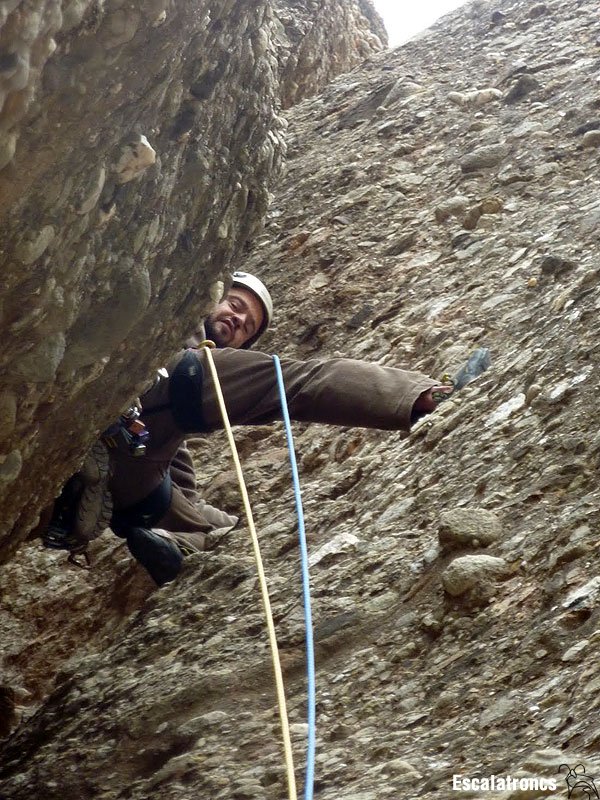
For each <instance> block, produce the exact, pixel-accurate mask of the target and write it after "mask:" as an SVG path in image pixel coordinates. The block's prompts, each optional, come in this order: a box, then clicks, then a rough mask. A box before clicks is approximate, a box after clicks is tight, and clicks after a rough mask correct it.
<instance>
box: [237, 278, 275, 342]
mask: <svg viewBox="0 0 600 800" xmlns="http://www.w3.org/2000/svg"><path fill="white" fill-rule="evenodd" d="M232 277H233V280H232V283H231V285H232V286H238V287H239V288H240V289H247V290H248V291H249V292H252V294H253V295H255V296H256V297H257V298H258V299H259V300H260V304H261V306H262V307H263V311H264V312H265V313H264V318H263V321H262V325H261V326H260V328H259V329H258V330H257V332H256V333H255V334H254V336H253V337H252V339H250V340H249V341H247V342H246V343H245V344H244V348H248V347H251V346H252V345H253V344H254V342H255V341H256V340H257V339H258V338H259V337H261V336H262V335H263V333H264V332H265V331H266V330H267V328H268V327H269V325H270V324H271V322H272V321H273V300H272V298H271V295H270V294H269V290H268V289H267V287H266V286H265V285H264V283H263V282H262V281H261V280H260V279H259V278H257V277H256V275H251V274H250V273H249V272H234V273H233V276H232Z"/></svg>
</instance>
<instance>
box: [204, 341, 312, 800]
mask: <svg viewBox="0 0 600 800" xmlns="http://www.w3.org/2000/svg"><path fill="white" fill-rule="evenodd" d="M204 349H205V351H206V356H207V360H208V364H209V367H210V372H211V375H212V379H213V382H214V385H215V392H216V395H217V400H218V402H219V408H220V411H221V416H222V418H223V426H224V428H225V431H226V433H227V439H228V441H229V446H230V447H231V453H232V455H233V462H234V464H235V471H236V475H237V478H238V481H239V484H240V490H241V493H242V500H243V502H244V510H245V512H246V518H247V520H248V528H249V530H250V536H251V538H252V547H253V549H254V557H255V560H256V568H257V571H258V578H259V583H260V591H261V595H262V601H263V606H264V610H265V617H266V622H267V629H268V632H269V643H270V646H271V658H272V660H273V672H274V673H275V685H276V687H277V702H278V706H279V717H280V720H281V732H282V736H283V748H284V752H285V763H286V771H287V782H288V795H289V800H297V794H296V778H295V775H294V760H293V755H292V742H291V737H290V726H289V722H288V715H287V708H286V702H285V691H284V687H283V674H282V671H281V661H280V659H279V651H278V649H277V637H276V635H275V625H274V623H273V614H272V611H271V601H270V599H269V590H268V588H267V581H266V578H265V571H264V568H263V563H262V557H261V554H260V546H259V543H258V536H257V534H256V527H255V525H254V518H253V516H252V509H251V508H250V500H249V497H248V490H247V489H246V483H245V481H244V476H243V474H242V466H241V464H240V458H239V455H238V451H237V447H236V444H235V440H234V438H233V432H232V430H231V424H230V422H229V416H228V414H227V409H226V407H225V399H224V397H223V392H222V390H221V383H220V381H219V376H218V374H217V368H216V367H215V361H214V358H213V357H212V353H211V352H210V348H209V347H205V348H204Z"/></svg>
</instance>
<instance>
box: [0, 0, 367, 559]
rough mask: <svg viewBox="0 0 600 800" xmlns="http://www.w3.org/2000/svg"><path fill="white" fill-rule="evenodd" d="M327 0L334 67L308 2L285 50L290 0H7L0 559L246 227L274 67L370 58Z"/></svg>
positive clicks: (236, 250)
mask: <svg viewBox="0 0 600 800" xmlns="http://www.w3.org/2000/svg"><path fill="white" fill-rule="evenodd" d="M295 5H296V4H294V6H295ZM331 5H332V6H333V5H335V7H336V9H337V10H338V11H339V12H340V15H341V17H340V19H339V21H338V23H337V27H336V30H337V32H338V38H339V39H340V41H341V40H342V39H343V40H344V42H345V45H344V52H343V53H341V54H340V57H339V58H338V56H337V55H336V54H335V52H334V51H333V48H334V47H337V46H338V43H337V40H336V42H334V43H332V45H331V46H330V45H329V43H328V41H327V38H326V37H327V35H328V34H329V33H330V31H331V25H330V24H329V18H328V16H327V14H321V12H319V13H316V11H315V9H314V8H313V7H312V5H311V4H310V3H306V4H304V5H302V19H303V20H304V25H305V27H306V28H309V29H310V35H309V36H306V37H304V38H302V37H300V36H299V37H294V38H297V39H298V41H293V42H292V41H288V42H287V44H286V47H285V53H284V49H283V45H282V41H281V40H282V36H281V30H282V23H281V22H280V19H279V18H280V17H281V16H285V14H286V13H288V5H287V4H286V3H280V4H279V5H278V8H277V13H276V14H275V13H273V11H272V9H271V5H270V3H269V2H267V1H266V0H265V1H264V2H248V0H237V1H235V2H229V3H222V2H209V1H208V0H197V1H196V2H193V3H186V4H184V5H183V6H182V5H178V4H174V3H170V2H167V0H164V1H163V0H148V2H142V3H139V4H135V6H127V5H123V4H121V3H95V2H88V1H87V0H81V2H75V1H73V2H64V3H60V2H55V1H54V0H49V1H48V2H42V0H40V1H39V2H34V3H31V4H29V5H28V6H27V7H23V6H22V5H21V4H18V3H5V4H4V6H3V9H2V12H1V14H2V16H0V220H1V222H0V226H1V231H2V233H1V237H2V240H1V248H0V268H1V270H2V305H1V308H0V329H1V330H2V340H3V347H2V355H1V356H0V359H1V364H0V369H1V370H2V390H1V393H0V420H1V422H2V425H1V431H0V438H1V442H0V504H1V507H2V523H1V526H0V558H2V559H6V558H7V557H8V556H9V555H10V553H11V552H12V551H13V550H14V548H15V547H16V545H17V544H18V543H19V541H20V540H22V538H23V536H25V535H26V533H27V531H28V530H30V529H31V527H32V526H33V525H34V524H35V521H36V519H37V515H38V513H39V512H40V510H41V508H42V507H43V506H44V505H45V504H46V503H48V502H49V501H50V500H51V498H52V497H54V496H55V494H56V493H57V490H58V487H59V486H60V484H61V483H62V482H64V480H65V478H66V477H67V476H68V474H69V473H70V472H72V471H73V469H74V468H75V467H76V466H77V464H78V462H79V461H80V460H81V457H82V454H83V452H84V451H85V449H86V447H87V446H88V445H89V443H90V441H92V440H93V438H94V437H95V435H96V432H97V431H98V430H102V429H103V428H104V427H106V425H107V423H108V422H110V420H111V419H113V418H114V417H115V415H116V414H117V413H118V412H119V411H120V410H121V409H122V407H123V406H124V405H125V404H126V403H127V402H129V401H130V400H131V398H132V396H134V395H135V393H136V392H137V391H139V389H140V387H141V386H142V385H143V384H145V383H147V380H148V377H149V376H150V375H151V374H152V370H153V369H154V368H155V367H156V366H157V365H158V364H160V362H161V361H162V360H163V359H164V358H165V357H166V356H167V355H168V354H169V353H170V352H172V351H173V349H174V348H175V347H176V346H177V344H178V343H179V342H180V341H182V340H183V339H184V338H185V336H186V334H189V332H190V330H193V329H194V327H195V325H196V323H197V320H198V319H199V318H200V317H202V316H203V315H204V314H205V312H206V309H207V307H208V304H210V303H211V302H213V301H214V300H215V299H218V298H219V296H220V291H221V288H222V287H221V284H220V283H219V281H220V279H222V278H223V275H224V274H225V273H226V271H227V269H228V266H229V264H230V263H231V262H232V260H234V259H235V257H236V256H238V255H239V254H240V252H241V249H242V247H243V246H244V244H245V243H246V242H247V241H248V240H249V239H250V238H251V237H252V235H253V234H254V233H255V232H256V231H257V229H258V228H259V226H260V224H261V222H262V219H263V217H264V213H265V210H266V206H267V197H268V191H269V186H270V181H271V178H272V176H273V175H274V174H275V173H276V172H277V169H278V165H279V163H280V159H281V154H282V151H283V139H282V132H283V128H284V125H285V122H284V120H283V119H282V118H280V117H279V116H278V115H277V108H278V106H279V105H280V94H281V91H282V89H281V87H282V83H281V80H280V75H279V65H278V58H279V59H280V60H281V59H283V60H284V61H285V62H286V63H285V75H286V77H285V79H284V81H283V83H284V84H286V85H287V84H290V85H291V83H294V85H295V86H297V87H300V88H298V89H297V90H296V89H295V90H294V95H296V96H304V95H306V94H307V93H308V92H309V91H314V90H315V89H316V88H318V86H319V85H322V82H323V81H325V80H327V79H329V78H330V77H331V75H332V74H337V73H339V72H340V71H341V70H342V69H344V68H346V67H347V66H348V65H349V64H351V63H355V61H356V59H357V58H360V57H363V56H364V55H366V54H367V53H368V52H369V47H368V46H367V45H364V46H363V44H361V42H362V41H363V39H364V40H365V41H366V39H368V38H369V37H370V38H371V39H372V40H373V41H374V40H375V38H376V37H375V34H372V33H370V31H369V30H368V23H367V20H366V18H365V17H364V16H363V15H360V14H358V11H357V7H356V5H355V3H354V1H353V2H347V3H346V2H343V3H341V2H338V3H336V4H331ZM346 7H347V8H346ZM329 11H330V12H332V11H333V9H329ZM354 24H356V25H360V26H362V27H361V28H360V31H359V32H358V33H357V32H356V30H355V29H353V28H352V25H354ZM344 26H350V27H349V28H347V29H344ZM334 27H335V26H334ZM355 34H356V37H357V43H356V45H355V46H354V45H352V44H350V43H349V41H350V39H351V38H352V37H353V36H354V35H355ZM361 35H363V39H361ZM377 41H378V40H377ZM317 45H318V46H319V48H320V52H319V54H318V57H317V56H315V58H317V60H318V61H319V63H321V65H322V68H321V69H320V70H318V73H319V74H318V76H317V77H316V78H313V77H312V76H311V77H310V79H308V78H306V77H303V76H302V75H301V72H302V69H304V68H306V67H307V63H308V62H307V59H309V56H308V54H310V52H311V48H312V47H316V46H317ZM374 46H380V45H376V43H375V45H374ZM296 48H298V49H300V48H301V50H302V53H303V54H304V55H303V57H302V58H298V57H296V55H295V49H296ZM309 60H310V59H309ZM305 62H307V63H305ZM290 92H291V90H288V89H286V90H285V93H286V94H288V95H289V94H290ZM99 398H101V402H98V399H99Z"/></svg>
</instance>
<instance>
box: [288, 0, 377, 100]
mask: <svg viewBox="0 0 600 800" xmlns="http://www.w3.org/2000/svg"><path fill="white" fill-rule="evenodd" d="M275 8H276V13H277V18H278V20H279V22H280V23H281V25H282V27H283V30H282V35H281V36H280V37H279V39H278V45H279V47H278V56H279V61H280V64H281V84H282V85H281V97H282V101H283V104H284V106H285V107H289V106H291V105H293V104H294V103H296V102H298V101H299V100H301V99H302V98H304V97H310V96H311V95H313V94H315V92H317V91H318V90H319V89H322V88H323V87H324V86H326V85H327V83H329V81H330V80H331V79H332V78H334V77H336V76H337V75H339V74H340V73H341V72H347V71H348V70H349V69H351V68H352V67H354V66H356V65H357V64H360V63H361V61H364V60H365V58H367V57H368V56H371V55H373V54H374V53H376V52H377V51H378V50H381V49H383V47H384V45H386V44H387V41H388V39H387V33H386V31H385V28H384V25H383V21H382V19H381V17H380V16H379V14H378V13H377V11H376V10H375V8H374V6H373V3H372V2H371V0H325V1H324V2H323V1H322V0H319V1H318V2H317V0H304V2H300V3H299V2H295V1H294V0H276V3H275Z"/></svg>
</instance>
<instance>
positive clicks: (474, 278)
mask: <svg viewBox="0 0 600 800" xmlns="http://www.w3.org/2000/svg"><path fill="white" fill-rule="evenodd" d="M599 48H600V38H599V29H598V19H597V3H596V2H595V1H593V0H561V2H558V0H556V1H555V2H547V3H531V2H527V1H526V0H507V1H506V2H498V3H481V2H478V3H474V4H472V5H471V6H467V7H466V8H465V9H462V10H459V11H457V12H456V13H453V14H452V15H450V16H448V17H446V18H445V19H444V20H442V22H441V23H440V24H438V25H437V26H436V27H435V28H434V29H433V30H432V31H430V32H429V33H428V34H427V35H425V36H422V37H420V38H419V39H416V40H414V41H412V42H410V43H409V44H407V45H405V46H404V47H402V48H400V49H398V50H396V51H393V52H389V53H385V54H381V55H378V56H376V57H375V58H373V59H371V60H370V61H369V63H368V64H366V65H365V67H364V68H361V69H358V70H355V71H354V72H352V73H351V74H350V75H347V76H344V77H342V78H340V79H338V80H336V81H335V82H334V83H333V84H332V85H331V86H330V87H328V88H327V89H326V90H325V91H324V92H323V93H322V94H321V96H320V97H319V98H317V99H313V100H309V101H305V102H304V103H302V104H300V105H298V106H297V107H295V108H294V109H292V110H291V111H290V112H289V114H288V117H289V123H290V128H289V149H288V168H287V175H286V176H285V178H284V179H283V180H282V182H281V184H280V186H279V188H278V190H277V192H276V196H275V199H274V202H273V204H272V206H271V210H270V212H269V221H268V226H267V229H266V231H265V233H264V235H263V236H261V237H260V239H259V240H258V241H257V242H256V244H255V246H254V247H253V250H252V253H251V254H250V255H249V257H248V258H247V260H246V261H245V264H246V265H247V266H248V267H249V268H251V269H252V270H255V271H257V272H258V271H260V272H261V273H262V274H263V275H264V277H265V278H266V280H267V282H268V283H269V284H270V286H271V287H272V289H273V294H274V296H275V298H276V315H277V325H276V328H275V329H274V330H273V332H272V333H271V334H269V337H270V338H268V339H266V341H265V349H266V350H267V351H270V350H271V349H273V350H277V351H279V352H282V353H285V354H286V355H293V356H299V357H320V356H327V355H334V354H338V353H343V354H344V355H354V356H357V357H360V358H366V359H369V360H375V361H379V362H380V363H384V364H390V365H397V366H411V367H415V368H418V369H421V370H423V371H425V372H428V373H429V374H433V375H436V376H438V375H439V376H442V375H443V373H449V374H450V375H454V374H456V372H457V370H458V369H459V368H460V366H461V365H462V364H463V363H464V361H465V359H466V358H467V356H468V355H469V353H470V352H471V351H472V350H473V349H474V348H475V347H479V346H483V347H487V348H489V349H490V351H491V360H492V363H491V366H490V368H489V370H488V371H487V372H486V373H485V374H484V375H483V376H481V377H479V378H478V379H477V380H476V381H474V382H472V383H471V384H469V385H467V386H466V387H465V388H464V389H462V390H461V391H460V392H459V393H457V395H456V396H455V397H454V398H453V399H451V400H448V401H446V402H445V403H443V404H442V405H441V406H440V407H439V409H438V410H437V412H436V413H435V414H433V415H431V416H430V417H429V418H427V419H425V420H423V421H422V422H420V423H418V424H417V425H416V426H415V428H414V429H413V432H412V433H411V435H410V436H409V437H408V438H406V437H402V436H401V435H399V434H389V433H378V432H374V431H364V430H347V429H342V430H336V429H331V428H326V427H319V426H296V429H295V438H296V448H297V452H298V457H299V464H300V472H301V482H302V489H303V498H304V507H305V508H304V510H305V516H306V524H307V529H308V538H309V549H310V554H311V557H312V563H313V566H312V568H311V585H312V596H313V615H314V621H315V639H316V655H317V763H316V790H317V795H318V797H320V798H324V799H325V800H333V798H339V797H344V798H346V799H347V800H358V798H360V800H381V798H388V797H389V798H397V797H399V796H400V797H407V798H446V797H453V796H459V795H460V794H461V793H460V792H455V791H454V789H453V783H454V781H455V779H457V778H458V779H459V780H462V778H476V777H479V778H485V779H487V780H489V779H490V778H491V776H496V777H501V778H502V780H505V779H506V778H507V777H510V778H511V781H512V783H510V784H509V785H508V788H506V789H504V788H503V789H502V790H501V791H497V792H496V793H495V794H494V796H495V797H499V798H503V800H517V799H518V798H522V797H526V796H528V794H527V792H526V791H525V790H522V789H521V788H520V786H519V785H518V781H519V780H524V779H525V778H531V779H533V780H538V782H539V780H540V779H543V780H544V781H546V782H550V781H554V782H555V785H556V790H555V791H554V790H546V789H544V790H542V789H540V788H539V787H538V789H536V790H533V791H532V792H531V793H530V794H529V796H539V797H546V798H552V800H558V798H564V797H565V796H566V794H567V784H566V783H565V774H566V770H565V768H564V766H563V767H562V772H559V770H560V769H561V765H565V764H566V765H567V767H570V768H575V767H577V766H578V765H583V766H584V768H585V770H586V775H587V776H589V777H590V779H593V778H595V779H596V783H598V777H599V776H600V760H599V758H598V747H599V743H600V739H599V735H598V726H597V723H596V718H597V715H598V708H599V699H598V691H599V689H600V665H599V663H598V659H597V657H596V654H597V648H598V642H599V641H600V633H599V631H600V591H599V589H598V587H599V585H600V562H599V548H598V541H597V539H598V536H597V534H598V519H599V514H600V493H599V491H598V486H597V474H598V467H599V465H600V435H599V434H598V430H597V422H596V418H597V415H596V411H595V409H596V405H597V400H598V396H599V394H600V386H599V380H598V370H597V363H598V359H599V356H600V343H599V341H598V336H597V330H596V321H597V319H598V313H599V312H600V284H599V273H598V256H599V250H600V241H599V240H600V204H599V202H598V196H599V192H598V182H599V174H600V173H599V171H598V166H599V158H600V156H599V151H598V146H597V145H595V144H593V142H595V141H596V137H594V136H592V137H588V134H589V133H590V132H593V131H598V130H600V122H599V121H598V120H599V116H600V114H599V111H600V96H599V94H598V80H597V79H598V76H599V72H598V70H599V57H600V49H599ZM525 76H529V77H531V78H534V80H535V85H534V83H533V81H531V80H525ZM457 95H460V96H461V97H463V98H466V99H465V100H464V101H462V100H461V101H460V102H457ZM585 137H587V138H585ZM584 140H585V141H584ZM465 165H466V166H467V169H465ZM236 436H237V438H238V442H239V447H240V451H241V454H242V459H243V463H244V466H245V471H246V474H247V478H248V483H249V493H250V497H251V498H252V499H253V502H254V510H255V515H256V519H257V524H258V529H259V535H260V539H261V543H262V546H263V550H264V559H265V564H266V571H267V576H268V578H269V585H270V590H271V599H272V604H273V608H274V612H275V618H276V624H277V632H278V637H279V640H280V646H281V650H282V660H283V667H284V674H285V678H286V684H287V692H288V700H289V710H290V720H291V727H292V734H293V741H294V752H295V755H296V759H297V774H298V778H299V780H300V781H301V771H302V767H303V759H304V752H305V734H306V728H305V719H306V714H305V690H304V678H303V675H302V663H303V653H302V642H303V621H302V613H301V600H300V586H299V577H298V561H297V556H296V545H295V537H296V535H295V531H294V526H295V522H294V513H293V501H292V495H291V489H290V478H289V472H288V468H287V461H286V458H287V457H286V453H285V449H284V444H283V435H282V432H281V430H280V429H279V427H278V426H275V427H274V428H271V427H258V428H256V429H252V430H247V431H237V432H236ZM193 446H194V452H195V454H196V457H197V459H198V465H199V467H200V474H201V478H202V480H203V482H204V484H205V489H206V499H207V500H209V501H211V502H213V503H215V504H217V505H222V506H225V507H226V508H228V510H231V511H236V510H239V499H238V495H239V491H238V488H237V484H236V481H235V477H234V475H233V471H232V470H231V469H230V468H228V467H227V464H228V462H227V461H226V458H227V457H226V444H225V441H224V438H223V437H219V436H211V437H210V438H209V439H207V440H202V439H197V440H195V442H194V443H193ZM468 509H477V511H478V513H480V512H481V511H487V512H490V513H491V514H493V515H494V518H495V519H497V520H498V531H501V535H498V536H495V535H494V536H491V537H489V541H488V542H487V543H486V547H485V553H484V554H483V555H485V556H489V557H492V558H494V559H501V560H502V564H503V565H504V564H505V565H506V568H504V566H503V569H502V575H501V576H500V577H501V580H496V578H494V579H493V580H490V581H489V582H487V583H486V584H485V592H484V593H483V594H485V598H483V597H479V600H481V601H482V602H477V603H476V604H472V603H470V602H465V601H464V600H463V598H462V596H456V597H453V596H452V595H449V594H448V593H447V592H445V591H444V587H443V583H442V576H443V574H444V572H445V570H446V567H447V566H448V564H449V563H450V561H451V560H454V559H457V558H463V557H468V556H481V555H482V552H481V549H480V547H479V545H481V542H477V544H478V546H477V547H476V546H475V544H476V542H475V538H476V537H466V539H467V540H466V541H465V542H464V549H463V550H461V549H460V547H458V546H455V545H458V544H459V542H455V543H454V544H453V547H452V552H451V553H450V554H448V553H446V552H445V551H441V550H440V546H439V538H440V532H441V531H440V528H442V530H444V528H445V526H446V525H447V514H448V512H455V511H459V512H463V513H464V511H465V510H468ZM455 516H460V515H455ZM474 516H475V515H474ZM441 538H442V539H443V538H444V534H442V536H441ZM94 556H95V559H96V567H95V569H94V570H93V571H92V572H90V573H82V572H76V571H75V570H73V569H71V568H68V567H65V566H64V564H63V561H64V557H63V556H57V555H56V554H53V553H48V552H41V551H40V550H39V546H38V545H37V544H35V543H28V544H27V546H25V547H23V548H22V549H21V550H20V552H19V553H18V555H17V558H16V559H15V560H14V561H13V562H12V564H11V570H10V571H5V573H4V575H3V577H2V584H1V587H2V593H3V601H4V599H5V598H6V599H7V600H8V604H7V610H6V612H5V613H4V615H3V627H2V635H3V641H4V642H6V643H7V645H6V656H5V661H4V674H5V679H4V681H3V682H4V683H5V684H8V685H9V688H12V689H13V690H14V693H15V700H16V704H17V707H16V708H14V707H11V708H9V709H8V711H7V714H9V715H11V717H13V718H14V717H17V716H19V715H21V717H22V723H21V725H20V726H19V727H18V728H17V729H16V730H15V731H14V733H13V735H12V737H11V738H10V739H9V740H8V742H7V743H6V744H5V746H4V749H3V751H2V754H1V762H2V764H3V767H2V768H0V781H4V782H3V784H2V791H3V796H5V797H6V798H7V800H25V798H27V800H29V798H30V797H32V796H36V795H39V796H44V797H49V798H53V797H57V798H58V797H65V798H87V797H89V798H92V797H93V798H107V800H108V798H110V800H113V799H114V798H140V800H141V798H147V797H153V796H160V797H165V798H169V799H170V798H178V799H180V798H187V797H195V796H204V797H211V798H223V799H225V798H237V797H256V798H275V797H277V798H280V797H282V796H284V795H285V788H284V778H283V766H282V765H283V757H282V751H281V745H280V744H279V743H278V740H279V732H278V731H279V728H278V723H277V715H276V710H275V700H274V690H273V687H272V685H271V680H270V667H269V664H268V656H267V645H266V636H265V632H264V624H263V622H262V619H261V613H260V602H259V599H258V590H257V587H256V578H255V569H254V566H253V565H252V562H251V559H250V545H249V543H248V541H247V537H246V532H245V530H243V529H241V530H239V531H236V532H234V533H233V534H232V535H230V536H229V538H228V539H227V540H226V541H225V542H223V543H222V544H221V546H220V547H219V548H218V549H217V550H216V551H215V552H213V553H210V554H206V555H198V556H195V557H193V558H192V559H190V561H189V563H188V566H187V569H186V573H185V574H184V575H183V576H182V577H181V578H180V579H179V580H178V581H177V582H176V583H174V584H172V585H170V586H168V587H165V588H164V589H162V590H159V591H155V592H154V593H152V596H151V597H150V598H149V599H148V600H147V601H146V602H145V604H144V605H143V608H142V610H141V611H140V612H139V613H138V614H137V615H135V614H131V609H132V607H134V606H135V605H136V603H137V604H141V603H142V598H143V597H144V596H147V595H148V594H149V593H150V592H151V588H150V587H149V585H148V584H147V583H143V582H142V579H141V577H140V572H141V570H139V569H136V567H135V566H134V565H133V564H132V562H131V559H129V558H128V556H127V553H126V551H125V549H124V547H123V546H122V545H120V544H119V543H118V542H116V540H114V539H113V540H111V539H110V538H109V536H108V535H107V536H105V537H102V538H101V539H100V540H99V541H98V542H97V543H96V544H95V547H94ZM476 562H479V563H483V562H482V561H481V559H480V558H479V559H475V562H473V560H472V559H471V560H470V561H469V562H468V563H476ZM49 574H50V575H51V576H52V577H51V578H50V580H49V579H48V575H49ZM25 578H27V581H25ZM33 587H35V589H34V588H33ZM70 598H72V599H73V605H74V608H75V610H74V612H73V613H71V609H70V607H69V600H70ZM86 599H87V603H86ZM44 609H47V613H46V614H44ZM78 617H79V618H80V619H81V620H82V621H83V625H82V635H81V639H80V640H78V638H77V619H78ZM94 621H95V622H96V627H95V628H94ZM111 628H114V631H113V630H111ZM69 650H70V652H71V657H70V658H67V651H69ZM40 653H43V654H45V655H46V657H47V660H46V664H45V666H46V673H45V674H44V672H43V662H42V660H41V655H40ZM50 676H56V683H55V688H54V690H53V692H52V694H50V696H49V697H47V698H46V699H45V700H44V699H43V698H44V696H45V695H47V693H48V684H49V682H50ZM6 694H7V696H8V695H9V694H10V693H9V692H7V693H6ZM34 712H36V713H34ZM11 724H14V723H11ZM5 727H6V726H5ZM579 771H580V774H581V769H579ZM515 781H516V782H517V785H516V786H515V785H514V782H515ZM470 796H476V797H479V796H487V794H485V795H484V794H482V793H478V792H471V795H470Z"/></svg>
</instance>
